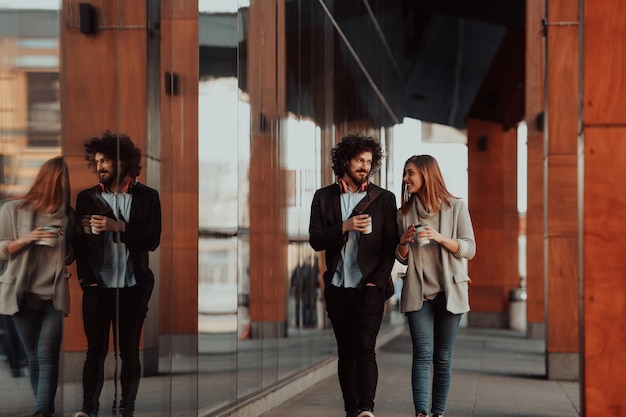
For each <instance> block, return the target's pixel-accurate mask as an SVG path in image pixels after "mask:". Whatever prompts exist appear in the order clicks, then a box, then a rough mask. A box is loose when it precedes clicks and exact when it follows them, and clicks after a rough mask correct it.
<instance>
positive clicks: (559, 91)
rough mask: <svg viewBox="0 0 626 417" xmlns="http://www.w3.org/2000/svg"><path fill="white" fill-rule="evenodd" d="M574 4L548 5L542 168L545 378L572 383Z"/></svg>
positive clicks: (575, 362) (566, 0)
mask: <svg viewBox="0 0 626 417" xmlns="http://www.w3.org/2000/svg"><path fill="white" fill-rule="evenodd" d="M578 20H579V15H578V2H574V1H571V0H554V1H550V2H549V4H548V28H547V79H546V94H547V108H546V110H547V113H546V114H547V136H546V139H547V145H546V155H545V161H546V162H545V166H546V173H545V175H546V202H545V203H546V209H547V211H546V222H547V223H546V230H545V233H546V241H545V245H546V252H545V253H546V258H545V262H546V271H547V295H546V297H547V299H546V300H547V306H548V308H547V316H546V319H547V343H546V349H547V354H546V365H547V374H548V378H550V379H565V380H575V379H577V378H578V375H579V369H578V368H579V357H578V352H579V348H578V342H579V341H578V337H579V331H578V324H579V321H578V293H579V285H580V281H579V269H578V261H579V258H578V223H577V222H578V213H579V211H578V207H577V187H578V181H577V175H578V162H579V161H578V155H577V147H578V145H577V144H578V124H579V91H580V90H579V74H580V72H579V59H578V57H579V52H578V51H579V36H580V27H579V25H578Z"/></svg>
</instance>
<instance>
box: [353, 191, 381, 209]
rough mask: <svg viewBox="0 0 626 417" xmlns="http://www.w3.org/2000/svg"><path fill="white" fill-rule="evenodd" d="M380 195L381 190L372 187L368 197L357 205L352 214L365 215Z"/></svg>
mask: <svg viewBox="0 0 626 417" xmlns="http://www.w3.org/2000/svg"><path fill="white" fill-rule="evenodd" d="M380 194H381V191H380V188H374V187H371V188H370V189H369V190H368V191H367V195H366V196H365V197H364V198H363V199H362V200H361V201H359V203H358V204H357V205H356V207H355V208H354V210H353V211H352V214H353V215H354V214H361V213H363V212H364V211H365V210H366V209H367V208H368V207H369V205H370V204H372V202H373V201H374V200H376V198H377V197H378V196H379V195H380Z"/></svg>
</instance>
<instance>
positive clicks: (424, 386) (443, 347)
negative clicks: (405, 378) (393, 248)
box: [406, 292, 462, 415]
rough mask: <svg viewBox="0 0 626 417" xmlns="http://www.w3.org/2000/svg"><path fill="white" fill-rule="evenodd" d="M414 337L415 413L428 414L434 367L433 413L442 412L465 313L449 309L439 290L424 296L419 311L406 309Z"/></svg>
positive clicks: (412, 337) (413, 379)
mask: <svg viewBox="0 0 626 417" xmlns="http://www.w3.org/2000/svg"><path fill="white" fill-rule="evenodd" d="M406 316H407V319H408V322H409V330H410V332H411V340H412V341H413V368H412V385H413V404H414V406H415V414H416V415H417V414H419V412H420V411H421V412H423V413H425V414H428V403H429V393H430V376H431V368H432V371H433V372H432V375H433V382H432V409H431V412H432V413H433V414H443V413H444V411H445V408H446V403H447V401H448V391H449V389H450V376H451V374H452V350H453V349H454V342H455V341H456V335H457V333H458V331H459V324H460V322H461V316H462V314H452V313H450V312H449V311H448V310H446V297H445V294H444V293H443V292H441V293H439V294H438V295H437V297H435V299H434V300H425V301H424V305H423V307H422V309H421V310H419V311H411V312H409V313H406Z"/></svg>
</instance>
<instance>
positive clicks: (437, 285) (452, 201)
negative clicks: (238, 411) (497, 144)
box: [396, 155, 476, 417]
mask: <svg viewBox="0 0 626 417" xmlns="http://www.w3.org/2000/svg"><path fill="white" fill-rule="evenodd" d="M402 191H403V192H402V206H401V207H400V209H399V210H398V214H397V223H398V233H399V235H400V243H399V244H398V246H397V247H396V259H397V260H398V261H400V262H401V263H402V264H404V265H407V271H406V276H405V277H404V282H403V287H402V297H401V300H400V309H401V311H402V312H403V313H405V314H406V317H407V319H408V324H409V330H410V332H411V340H412V342H413V367H412V376H411V377H412V378H411V379H412V381H411V382H412V387H413V404H414V406H415V415H416V416H417V417H428V405H429V400H430V398H429V397H430V379H431V368H432V371H433V372H432V406H431V413H432V415H433V416H434V417H437V416H443V414H444V411H445V407H446V403H447V400H448V391H449V388H450V378H451V373H452V372H451V369H452V351H453V348H454V343H455V341H456V336H457V333H458V329H459V324H460V321H461V317H462V315H463V313H466V312H467V311H469V297H468V283H469V281H470V279H469V276H468V275H467V267H466V262H465V260H466V259H467V260H469V259H472V258H473V257H474V255H475V254H476V242H475V241H474V230H473V227H472V221H471V220H470V215H469V210H468V209H467V206H466V205H465V203H464V202H463V201H462V200H460V199H459V198H457V197H455V196H453V195H452V194H451V193H450V192H449V191H448V189H447V188H446V184H445V182H444V180H443V176H442V175H441V170H440V169H439V164H438V163H437V160H436V159H435V158H433V157H432V156H430V155H415V156H412V157H410V158H409V159H408V160H407V161H406V163H405V165H404V173H403V177H402ZM416 237H417V239H416Z"/></svg>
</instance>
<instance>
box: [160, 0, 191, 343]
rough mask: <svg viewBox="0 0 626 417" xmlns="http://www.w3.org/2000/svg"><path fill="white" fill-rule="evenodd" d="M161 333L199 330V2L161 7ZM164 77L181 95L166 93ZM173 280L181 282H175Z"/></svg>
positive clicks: (175, 3) (185, 1) (167, 4)
mask: <svg viewBox="0 0 626 417" xmlns="http://www.w3.org/2000/svg"><path fill="white" fill-rule="evenodd" d="M161 19H162V20H161V74H160V77H161V81H160V83H159V87H160V89H161V203H162V208H163V238H162V239H161V242H162V243H161V251H160V253H161V275H162V277H163V280H162V281H161V288H160V289H161V292H160V297H159V302H160V305H159V313H160V315H159V317H160V321H159V328H160V332H161V333H167V334H187V335H194V334H197V331H198V162H197V161H198V81H199V52H198V51H199V46H198V2H197V1H191V0H184V1H182V0H179V1H177V2H174V3H172V2H165V3H163V4H162V5H161ZM165 72H172V73H174V74H176V76H177V78H178V91H177V93H176V94H174V95H168V94H165V91H164V87H163V86H164V85H165ZM174 277H176V278H175V279H174Z"/></svg>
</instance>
